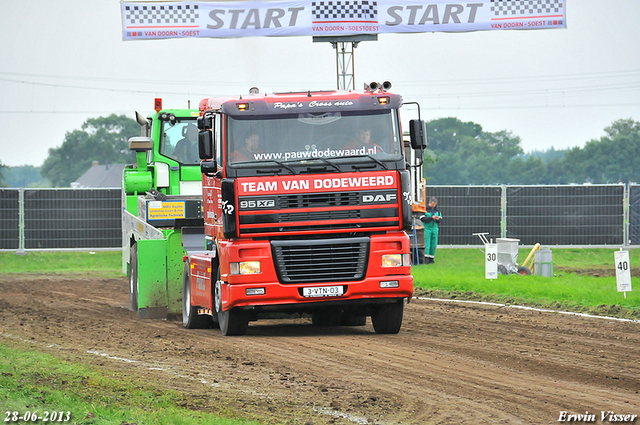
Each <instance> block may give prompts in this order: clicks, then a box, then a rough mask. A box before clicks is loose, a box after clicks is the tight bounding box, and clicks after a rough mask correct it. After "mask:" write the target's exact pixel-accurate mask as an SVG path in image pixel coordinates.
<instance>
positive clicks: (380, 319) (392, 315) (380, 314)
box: [371, 299, 404, 334]
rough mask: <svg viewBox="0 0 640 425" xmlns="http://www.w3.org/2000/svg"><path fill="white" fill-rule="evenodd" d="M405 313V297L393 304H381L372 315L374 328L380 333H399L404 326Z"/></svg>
mask: <svg viewBox="0 0 640 425" xmlns="http://www.w3.org/2000/svg"><path fill="white" fill-rule="evenodd" d="M403 313H404V300H403V299H399V300H397V301H396V302H394V303H391V304H380V305H379V306H378V307H377V308H376V310H375V311H374V313H373V314H372V315H371V322H372V323H373V329H374V330H375V331H376V333H378V334H397V333H398V332H400V327H401V326H402V315H403Z"/></svg>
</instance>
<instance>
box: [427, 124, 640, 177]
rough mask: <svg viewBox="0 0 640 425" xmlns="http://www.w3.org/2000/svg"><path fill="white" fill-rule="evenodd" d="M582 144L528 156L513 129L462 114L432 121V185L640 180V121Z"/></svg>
mask: <svg viewBox="0 0 640 425" xmlns="http://www.w3.org/2000/svg"><path fill="white" fill-rule="evenodd" d="M604 132H605V135H604V136H602V137H600V139H592V140H590V141H588V142H587V143H586V144H585V145H584V146H583V147H574V148H571V149H566V150H555V149H553V148H552V149H550V150H548V151H546V152H533V153H529V154H525V153H524V151H523V149H522V146H521V139H520V137H518V136H515V135H513V134H512V133H511V132H510V131H506V130H503V131H499V132H495V133H490V132H486V131H483V130H482V127H481V126H480V124H476V123H473V122H462V121H460V120H459V119H457V118H441V119H437V120H433V121H429V122H428V123H427V137H428V150H427V152H426V154H425V164H426V166H425V169H426V170H425V177H426V178H427V184H431V185H447V184H461V185H468V184H487V185H492V184H512V185H521V184H547V185H550V184H571V183H577V184H582V183H594V184H599V183H619V182H624V183H626V182H640V167H638V165H637V163H638V160H640V122H636V121H634V120H633V119H631V118H629V119H620V120H617V121H614V122H613V123H612V124H611V125H610V126H608V127H606V128H605V129H604Z"/></svg>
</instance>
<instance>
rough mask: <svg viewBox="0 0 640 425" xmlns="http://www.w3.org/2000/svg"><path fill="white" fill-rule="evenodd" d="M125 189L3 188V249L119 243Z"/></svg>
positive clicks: (0, 216) (0, 237)
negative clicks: (122, 192) (122, 193)
mask: <svg viewBox="0 0 640 425" xmlns="http://www.w3.org/2000/svg"><path fill="white" fill-rule="evenodd" d="M121 205H122V201H121V190H120V189H0V250H16V251H22V250H34V251H38V250H84V249H117V248H121V246H122V222H121V217H122V206H121Z"/></svg>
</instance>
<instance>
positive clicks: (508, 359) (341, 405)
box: [0, 275, 640, 425]
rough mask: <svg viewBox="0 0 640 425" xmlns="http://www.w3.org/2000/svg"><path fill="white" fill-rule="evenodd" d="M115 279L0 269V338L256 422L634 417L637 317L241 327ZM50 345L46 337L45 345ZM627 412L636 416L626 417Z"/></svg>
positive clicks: (443, 313) (530, 314) (639, 407)
mask: <svg viewBox="0 0 640 425" xmlns="http://www.w3.org/2000/svg"><path fill="white" fill-rule="evenodd" d="M127 305H128V295H127V281H126V278H124V277H123V278H121V279H97V280H96V279H93V280H92V279H91V278H83V279H70V278H67V277H57V276H28V277H26V276H18V275H13V276H11V275H10V276H3V277H0V341H2V342H3V343H7V344H11V341H15V340H16V339H22V340H30V341H33V342H35V343H36V344H35V347H39V349H41V350H42V351H50V352H58V353H62V355H63V356H65V357H66V358H74V359H82V360H83V361H84V362H90V363H93V364H98V365H101V366H102V367H105V368H110V369H118V370H120V371H125V372H126V373H127V374H129V375H132V376H136V377H137V378H138V379H139V380H140V381H142V382H144V381H145V380H154V381H158V380H160V381H163V382H166V385H167V388H172V389H179V390H181V391H184V392H186V393H188V394H189V396H188V399H189V402H188V403H187V404H186V405H187V406H188V407H190V408H194V409H206V410H211V411H213V412H217V411H219V410H221V407H223V405H224V406H226V407H225V408H224V409H222V410H224V411H225V412H226V413H227V414H229V412H231V413H234V412H235V414H237V415H239V416H242V417H246V418H249V419H260V420H261V421H263V422H265V423H291V424H305V425H306V424H325V423H338V424H347V423H357V424H366V423H370V424H378V423H379V424H551V423H557V422H558V419H559V418H560V414H561V412H562V411H568V412H569V413H570V414H584V413H585V412H587V411H588V412H589V413H590V414H595V415H596V418H597V420H596V421H595V422H590V423H608V422H603V421H601V417H600V416H601V413H600V412H601V411H605V412H606V411H615V412H616V414H623V413H624V414H635V415H640V394H639V391H640V348H639V347H640V323H629V322H618V321H612V320H606V319H595V318H584V317H577V316H568V315H561V314H555V313H543V312H534V311H527V310H518V309H512V308H507V307H495V306H484V305H474V304H452V303H445V302H441V301H426V300H413V301H412V302H411V303H410V304H409V305H407V308H406V310H405V321H404V324H403V328H402V330H401V331H400V333H399V334H398V335H391V336H389V335H377V334H375V333H374V331H373V327H372V326H371V322H370V319H368V321H367V325H366V326H364V327H336V328H322V327H313V326H311V324H310V321H308V320H305V319H298V320H289V321H264V322H254V323H252V324H251V325H250V327H249V332H248V334H247V335H246V336H243V337H222V336H221V335H220V331H219V330H217V329H206V330H196V331H189V330H186V329H184V328H183V327H182V323H181V322H178V321H162V320H144V321H143V320H140V319H138V318H137V316H136V315H135V314H134V313H132V312H131V311H129V310H128V309H127ZM51 344H56V345H54V346H53V347H49V346H50V345H51ZM635 423H640V420H638V419H636V421H635Z"/></svg>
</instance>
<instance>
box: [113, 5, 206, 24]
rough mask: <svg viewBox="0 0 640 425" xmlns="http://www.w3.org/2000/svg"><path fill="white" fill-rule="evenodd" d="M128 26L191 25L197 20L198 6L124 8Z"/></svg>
mask: <svg viewBox="0 0 640 425" xmlns="http://www.w3.org/2000/svg"><path fill="white" fill-rule="evenodd" d="M124 18H125V19H126V20H127V21H128V22H129V23H130V24H138V25H140V24H151V25H153V24H163V25H164V24H192V23H195V22H196V19H198V5H197V4H195V5H190V4H186V5H181V4H178V5H162V6H160V5H159V6H142V5H140V6H125V14H124Z"/></svg>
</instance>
